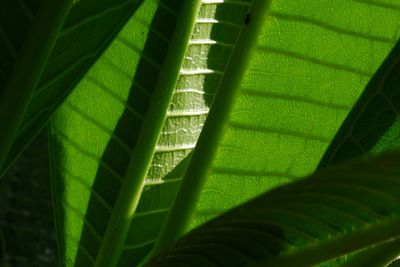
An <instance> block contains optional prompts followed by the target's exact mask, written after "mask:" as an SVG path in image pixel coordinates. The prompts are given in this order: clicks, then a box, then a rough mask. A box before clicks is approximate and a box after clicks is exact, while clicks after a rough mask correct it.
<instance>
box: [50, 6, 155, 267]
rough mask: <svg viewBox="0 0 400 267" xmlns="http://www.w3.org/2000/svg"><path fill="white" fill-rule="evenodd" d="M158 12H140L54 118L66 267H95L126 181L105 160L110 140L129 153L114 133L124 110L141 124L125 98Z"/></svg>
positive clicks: (54, 161)
mask: <svg viewBox="0 0 400 267" xmlns="http://www.w3.org/2000/svg"><path fill="white" fill-rule="evenodd" d="M156 7H157V5H156V2H155V1H146V4H143V5H142V6H141V7H140V9H139V10H138V11H137V13H136V14H135V15H134V16H133V17H132V18H131V19H130V20H129V22H128V23H127V25H126V26H124V28H123V30H122V31H121V32H120V34H119V35H118V36H117V37H116V39H115V40H114V41H113V42H112V44H111V45H110V47H109V48H108V49H107V50H106V52H105V53H104V54H103V55H102V57H101V58H99V59H98V60H97V62H96V64H95V65H94V66H93V68H92V69H91V70H90V71H89V72H88V73H87V74H86V76H85V77H84V79H83V80H82V81H81V82H80V83H79V84H78V86H77V87H76V89H75V90H74V92H73V93H72V94H71V95H70V96H69V98H68V100H67V101H66V103H65V104H63V106H62V107H61V108H60V109H59V111H58V112H57V113H56V115H55V118H54V119H53V123H52V134H53V137H52V146H53V153H52V155H53V156H55V155H56V157H53V159H52V166H53V169H54V170H53V176H54V177H53V178H54V179H55V181H54V196H55V201H56V206H57V208H56V210H57V215H58V217H57V227H58V235H59V240H60V243H61V248H60V249H61V255H62V256H63V260H64V261H65V265H66V266H74V264H80V265H79V266H91V265H93V263H94V261H95V258H96V253H97V250H98V248H99V244H100V242H101V239H102V236H103V234H104V231H105V227H106V225H107V221H108V218H109V216H110V214H111V209H112V206H113V204H114V201H115V199H114V198H113V197H115V194H114V192H115V191H118V190H119V187H120V183H121V179H122V177H121V173H119V172H118V168H116V166H114V165H113V164H118V159H117V161H112V160H105V159H103V158H102V155H103V153H104V151H105V148H106V146H107V144H108V143H109V141H110V139H112V140H115V142H116V143H118V144H119V145H120V146H119V147H120V148H121V150H122V151H123V155H125V154H126V153H129V146H128V145H127V144H125V140H123V138H122V137H120V136H117V135H115V134H114V129H115V127H116V125H117V122H118V120H119V118H120V117H121V114H122V112H123V111H124V110H125V109H129V110H131V112H132V117H133V118H136V119H137V120H141V119H142V115H141V114H140V113H139V112H138V111H136V110H134V108H131V107H130V103H127V97H128V94H129V91H130V89H131V87H132V79H133V71H134V70H135V68H136V65H137V64H138V62H139V59H140V57H141V51H142V49H143V46H144V44H145V41H146V38H147V35H148V31H149V24H150V23H151V20H152V16H153V14H154V11H155V9H156ZM144 93H146V92H144ZM82 103H84V105H83V104H82ZM99 169H102V170H105V171H107V172H108V173H107V179H108V180H107V184H103V185H101V184H100V185H98V184H97V185H96V187H93V185H94V184H93V183H94V179H95V177H96V175H98V172H99ZM102 177H103V176H102ZM104 190H105V191H104ZM91 195H94V197H93V198H94V199H96V201H94V202H95V204H94V206H96V208H92V209H91V210H93V211H92V212H93V213H95V214H96V216H89V215H88V214H87V212H88V211H87V208H88V204H89V199H90V198H91ZM84 226H85V227H84Z"/></svg>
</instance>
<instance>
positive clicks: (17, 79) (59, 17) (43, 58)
mask: <svg viewBox="0 0 400 267" xmlns="http://www.w3.org/2000/svg"><path fill="white" fill-rule="evenodd" d="M42 2H43V3H42V5H41V7H40V9H39V12H38V15H37V16H36V18H35V19H34V21H33V25H32V28H31V30H30V32H29V34H28V36H27V39H26V42H25V44H24V46H23V47H22V50H21V53H20V55H19V57H18V58H17V62H16V65H15V67H14V69H13V71H12V73H11V76H10V78H9V80H8V83H7V85H6V87H5V88H4V90H3V91H2V92H1V95H0V167H2V166H3V165H4V162H5V161H6V158H7V155H8V153H9V151H10V149H11V146H12V144H13V142H14V139H15V137H16V135H17V134H18V130H19V127H20V125H21V123H22V121H23V118H24V115H25V112H26V110H27V108H28V105H29V103H30V100H31V98H32V95H33V93H34V91H35V89H36V86H37V85H38V83H39V80H40V77H41V75H42V73H43V70H44V68H45V65H46V62H47V60H48V58H49V56H50V54H51V51H52V50H53V47H54V44H55V42H56V40H57V36H58V33H59V31H60V30H61V28H62V25H63V24H64V20H65V18H66V17H67V15H68V12H69V10H70V7H71V5H72V0H57V1H54V0H45V1H42Z"/></svg>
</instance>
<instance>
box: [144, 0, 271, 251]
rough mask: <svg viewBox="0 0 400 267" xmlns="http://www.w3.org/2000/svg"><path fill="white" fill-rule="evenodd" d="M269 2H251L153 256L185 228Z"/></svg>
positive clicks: (188, 222)
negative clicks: (244, 22) (247, 19)
mask: <svg viewBox="0 0 400 267" xmlns="http://www.w3.org/2000/svg"><path fill="white" fill-rule="evenodd" d="M269 4H270V1H269V0H255V1H253V3H252V5H251V8H250V11H249V14H250V17H251V20H250V21H249V23H248V24H247V25H243V27H242V30H241V32H240V34H239V37H238V39H237V41H236V44H235V48H234V50H233V52H232V55H231V58H230V62H229V63H228V65H227V68H226V70H225V73H224V77H223V78H222V81H221V83H220V85H219V88H218V91H217V94H216V96H215V99H214V102H213V104H212V107H211V110H210V113H209V115H208V117H207V120H206V122H205V124H204V127H203V130H202V133H201V134H200V137H199V140H198V142H197V144H196V148H195V150H194V152H193V156H192V159H191V161H190V163H189V166H188V169H187V171H186V173H185V176H184V178H183V180H182V184H181V187H180V189H179V192H178V194H177V197H176V199H175V201H174V204H173V206H172V208H171V210H170V212H169V214H168V216H167V219H166V222H165V223H164V227H163V229H162V231H161V234H160V237H159V239H158V241H157V243H156V245H155V247H154V249H153V252H152V256H154V255H155V254H156V253H158V252H159V251H160V250H162V249H164V248H166V247H167V246H169V245H171V244H172V243H173V242H174V241H176V240H177V239H178V238H179V237H181V236H182V235H183V234H184V233H185V232H186V231H187V227H188V226H189V224H190V221H191V218H192V215H193V213H194V211H195V209H196V205H197V202H198V200H199V198H200V194H201V191H202V189H203V187H204V185H205V183H206V181H207V177H208V176H209V172H210V168H211V164H212V162H213V159H214V157H215V154H216V152H217V149H218V145H219V143H220V141H221V139H222V136H223V133H224V131H225V128H226V127H227V122H228V118H229V114H230V112H231V109H232V106H233V103H234V100H235V99H236V95H237V94H238V90H239V87H240V83H241V80H242V78H243V76H244V73H245V71H246V69H247V65H248V62H249V61H250V58H251V55H252V52H253V50H254V48H255V47H256V44H257V37H258V34H259V32H260V30H261V27H262V25H263V23H264V21H265V17H266V14H267V11H268V10H269ZM250 17H249V18H250Z"/></svg>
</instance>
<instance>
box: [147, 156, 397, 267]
mask: <svg viewBox="0 0 400 267" xmlns="http://www.w3.org/2000/svg"><path fill="white" fill-rule="evenodd" d="M399 166H400V153H399V152H394V153H391V154H386V155H383V156H380V157H376V158H364V159H360V160H358V161H353V162H349V163H347V164H343V165H340V166H337V167H333V168H330V169H327V170H325V171H321V172H319V173H316V174H314V175H312V176H311V177H309V178H306V179H304V180H301V181H296V182H293V183H291V184H289V185H286V186H281V187H278V188H276V189H274V190H271V191H270V192H268V193H265V194H263V195H261V196H259V197H257V198H256V199H254V200H251V201H249V202H248V203H246V204H244V205H241V206H239V207H237V208H235V209H233V210H231V211H229V212H227V213H225V214H223V215H221V216H220V217H218V218H217V219H214V220H212V221H211V222H209V223H207V224H205V225H203V226H201V227H199V228H197V229H195V230H193V231H192V232H190V233H189V234H187V235H186V236H185V237H184V238H182V239H181V240H180V241H179V242H177V243H176V244H175V245H174V246H172V247H171V248H169V249H167V250H166V251H164V252H163V253H161V254H160V255H159V256H158V257H157V258H155V259H154V260H153V261H151V262H150V263H149V264H148V265H147V266H194V265H196V266H230V267H231V266H232V267H233V266H254V267H255V266H271V267H273V266H280V267H285V266H293V263H295V264H296V266H299V267H300V266H311V265H313V264H317V263H321V262H323V261H326V260H328V259H332V258H336V257H338V256H340V255H343V254H345V253H349V252H352V251H354V250H357V249H361V248H364V247H367V246H369V245H372V244H376V243H379V242H383V241H386V240H389V239H393V238H397V237H400V229H399V227H398V225H399V223H400V209H399V207H400V206H399V204H400V167H399Z"/></svg>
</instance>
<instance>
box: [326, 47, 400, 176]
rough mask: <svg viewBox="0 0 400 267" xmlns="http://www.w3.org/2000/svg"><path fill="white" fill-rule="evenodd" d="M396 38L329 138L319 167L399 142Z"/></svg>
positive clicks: (398, 49) (399, 52)
mask: <svg viewBox="0 0 400 267" xmlns="http://www.w3.org/2000/svg"><path fill="white" fill-rule="evenodd" d="M399 110H400V41H399V42H398V43H397V45H396V47H395V48H394V49H393V51H392V52H391V53H390V54H389V55H388V57H387V59H386V60H385V63H384V64H383V65H382V66H381V67H380V68H379V70H378V71H377V72H376V74H375V75H374V77H373V78H372V79H371V81H370V82H369V84H368V86H367V88H366V90H365V91H364V92H363V94H362V96H361V97H360V99H359V100H358V101H357V103H356V105H355V107H354V108H353V110H352V111H351V113H350V114H349V115H348V117H347V118H346V120H345V122H344V123H343V125H342V126H341V128H340V130H339V132H338V133H337V134H336V136H335V139H334V140H333V141H332V142H331V144H330V146H329V148H328V150H327V151H326V153H325V155H324V158H323V159H322V160H321V163H320V165H319V167H320V168H322V167H325V166H328V165H330V164H334V163H337V162H341V161H344V160H347V159H350V158H352V157H357V156H359V155H362V154H364V153H379V152H384V151H387V150H389V149H392V148H394V147H396V146H398V145H399V144H400V138H399V136H400V127H399V126H400V124H399V123H400V120H399Z"/></svg>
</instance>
